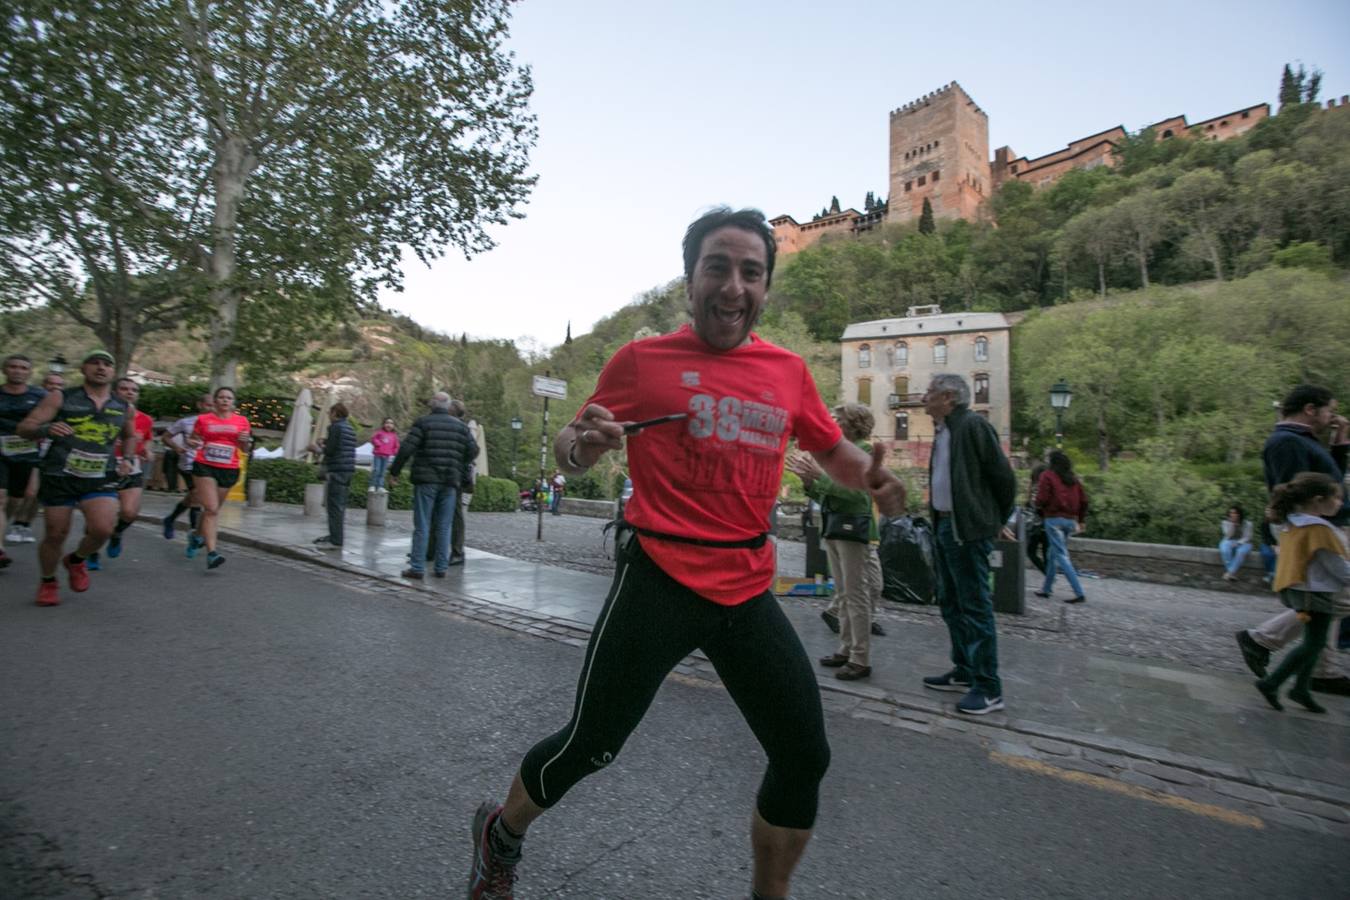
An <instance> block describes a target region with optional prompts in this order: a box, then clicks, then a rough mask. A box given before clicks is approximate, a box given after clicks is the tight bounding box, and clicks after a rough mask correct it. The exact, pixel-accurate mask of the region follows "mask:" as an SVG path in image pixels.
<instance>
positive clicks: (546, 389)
mask: <svg viewBox="0 0 1350 900" xmlns="http://www.w3.org/2000/svg"><path fill="white" fill-rule="evenodd" d="M530 393H532V394H534V395H535V396H536V397H543V398H544V424H543V426H542V427H541V428H540V430H539V483H540V484H542V485H544V486H545V487H548V488H549V489H550V493H552V486H551V485H550V484H549V482H548V481H547V480H546V479H547V475H546V472H545V469H546V468H547V465H548V401H549V398H553V399H556V400H566V399H567V382H566V381H563V380H562V379H561V378H549V377H548V373H547V372H545V373H544V374H543V375H536V376H534V382H533V383H532V384H531V385H530ZM535 506H536V507H537V509H536V511H535V514H536V515H537V516H538V521H537V522H536V524H535V529H534V539H535V540H536V541H542V540H543V539H544V504H542V503H536V504H535Z"/></svg>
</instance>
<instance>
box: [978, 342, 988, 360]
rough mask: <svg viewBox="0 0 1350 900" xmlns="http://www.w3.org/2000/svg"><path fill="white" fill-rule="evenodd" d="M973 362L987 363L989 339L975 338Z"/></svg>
mask: <svg viewBox="0 0 1350 900" xmlns="http://www.w3.org/2000/svg"><path fill="white" fill-rule="evenodd" d="M975 361H976V362H988V361H989V338H987V337H977V338H976V339H975Z"/></svg>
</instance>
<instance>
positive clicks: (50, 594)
mask: <svg viewBox="0 0 1350 900" xmlns="http://www.w3.org/2000/svg"><path fill="white" fill-rule="evenodd" d="M37 605H38V606H60V605H61V589H60V588H58V587H57V586H56V582H55V581H43V582H39V584H38V595H37Z"/></svg>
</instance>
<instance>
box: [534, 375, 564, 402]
mask: <svg viewBox="0 0 1350 900" xmlns="http://www.w3.org/2000/svg"><path fill="white" fill-rule="evenodd" d="M530 393H532V394H534V395H535V396H536V397H552V398H553V399H554V400H566V399H567V382H565V381H563V380H562V379H561V378H545V377H544V376H543V375H536V376H534V384H533V386H531V388H530Z"/></svg>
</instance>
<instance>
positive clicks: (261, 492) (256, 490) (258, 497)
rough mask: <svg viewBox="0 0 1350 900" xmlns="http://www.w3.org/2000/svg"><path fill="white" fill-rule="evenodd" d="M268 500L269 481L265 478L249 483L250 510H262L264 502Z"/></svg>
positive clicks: (252, 480) (251, 480)
mask: <svg viewBox="0 0 1350 900" xmlns="http://www.w3.org/2000/svg"><path fill="white" fill-rule="evenodd" d="M266 499H267V480H266V479H265V478H253V479H250V480H249V483H248V507H249V509H261V508H262V505H263V501H264V500H266Z"/></svg>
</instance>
